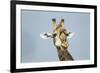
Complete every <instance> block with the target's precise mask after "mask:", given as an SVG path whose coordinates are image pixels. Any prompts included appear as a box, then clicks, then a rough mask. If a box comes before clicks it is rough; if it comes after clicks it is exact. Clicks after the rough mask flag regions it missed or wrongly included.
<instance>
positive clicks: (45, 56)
mask: <svg viewBox="0 0 100 73" xmlns="http://www.w3.org/2000/svg"><path fill="white" fill-rule="evenodd" d="M21 18H22V20H21V26H22V31H21V33H22V48H21V54H22V56H21V61H22V62H48V61H59V59H58V55H57V50H56V48H55V47H54V45H53V41H52V40H44V39H42V38H41V37H40V33H43V32H52V26H51V23H52V18H56V20H57V23H59V22H60V20H61V19H62V18H63V19H64V20H65V26H66V28H68V29H69V30H70V31H72V32H75V36H73V37H72V39H70V40H69V48H68V50H69V51H70V53H71V54H72V56H73V58H74V59H75V60H86V59H90V14H89V13H75V12H49V11H32V10H22V11H21Z"/></svg>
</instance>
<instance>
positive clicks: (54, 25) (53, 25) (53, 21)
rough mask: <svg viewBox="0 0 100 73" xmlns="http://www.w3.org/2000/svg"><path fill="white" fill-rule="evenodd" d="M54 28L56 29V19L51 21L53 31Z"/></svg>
mask: <svg viewBox="0 0 100 73" xmlns="http://www.w3.org/2000/svg"><path fill="white" fill-rule="evenodd" d="M56 27H57V25H56V19H55V18H53V19H52V28H53V30H55V29H56Z"/></svg>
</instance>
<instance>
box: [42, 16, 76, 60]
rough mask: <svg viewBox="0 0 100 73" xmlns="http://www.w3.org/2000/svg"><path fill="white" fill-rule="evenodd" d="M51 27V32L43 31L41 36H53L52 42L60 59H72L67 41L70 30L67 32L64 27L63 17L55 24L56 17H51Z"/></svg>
mask: <svg viewBox="0 0 100 73" xmlns="http://www.w3.org/2000/svg"><path fill="white" fill-rule="evenodd" d="M52 29H53V32H52V34H50V33H44V34H43V36H42V38H44V37H51V38H53V43H54V46H55V47H56V49H57V53H58V57H59V60H60V61H70V60H74V59H73V57H72V56H71V54H70V53H69V51H68V46H69V43H68V39H67V37H68V36H69V35H70V34H71V32H68V30H67V29H65V26H64V19H61V22H60V23H59V24H58V25H57V24H56V19H55V18H53V19H52Z"/></svg>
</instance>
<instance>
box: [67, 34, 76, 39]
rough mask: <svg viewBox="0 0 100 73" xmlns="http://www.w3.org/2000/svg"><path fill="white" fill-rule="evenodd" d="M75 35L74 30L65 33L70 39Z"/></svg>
mask: <svg viewBox="0 0 100 73" xmlns="http://www.w3.org/2000/svg"><path fill="white" fill-rule="evenodd" d="M74 35H75V32H69V33H68V34H67V39H71V38H72V37H73V36H74Z"/></svg>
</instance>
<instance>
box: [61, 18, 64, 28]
mask: <svg viewBox="0 0 100 73" xmlns="http://www.w3.org/2000/svg"><path fill="white" fill-rule="evenodd" d="M61 27H62V28H63V29H64V19H61Z"/></svg>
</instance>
